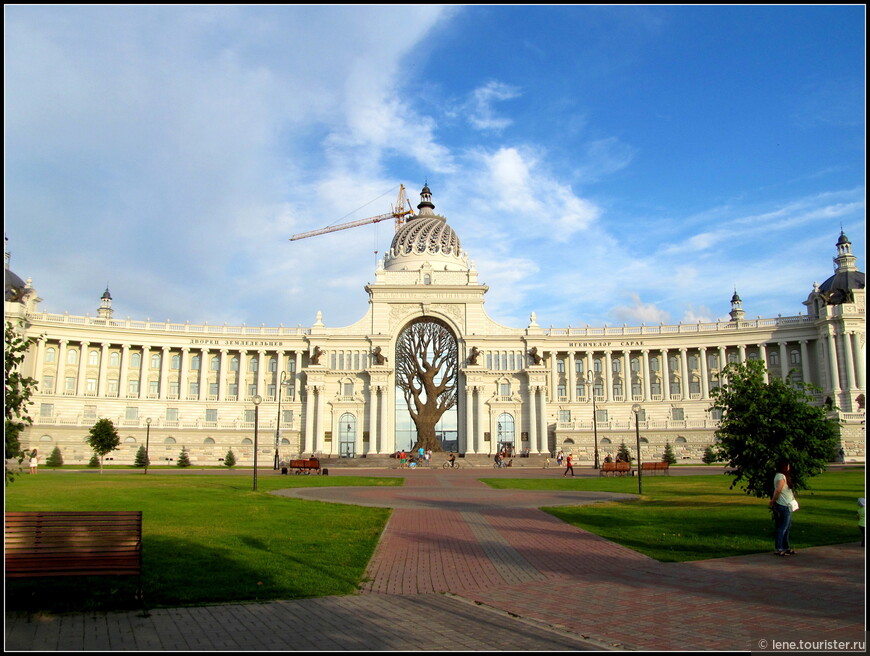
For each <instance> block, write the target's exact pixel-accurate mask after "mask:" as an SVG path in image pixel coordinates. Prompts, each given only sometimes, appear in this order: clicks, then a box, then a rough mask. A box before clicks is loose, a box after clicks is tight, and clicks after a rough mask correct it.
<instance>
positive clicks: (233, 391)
mask: <svg viewBox="0 0 870 656" xmlns="http://www.w3.org/2000/svg"><path fill="white" fill-rule="evenodd" d="M229 394H230V396H238V395H239V385H238V383H230V386H229Z"/></svg>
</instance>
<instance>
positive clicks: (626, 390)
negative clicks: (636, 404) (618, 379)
mask: <svg viewBox="0 0 870 656" xmlns="http://www.w3.org/2000/svg"><path fill="white" fill-rule="evenodd" d="M631 380H632V375H631V357H630V354H629V352H628V351H623V352H622V387H623V390H622V399H623V400H624V401H631V396H632V394H631Z"/></svg>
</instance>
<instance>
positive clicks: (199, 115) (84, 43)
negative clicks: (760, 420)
mask: <svg viewBox="0 0 870 656" xmlns="http://www.w3.org/2000/svg"><path fill="white" fill-rule="evenodd" d="M4 13H5V25H4V36H5V39H4V46H5V50H4V54H5V61H4V72H5V76H4V87H5V88H4V91H5V94H4V109H5V117H4V118H5V126H4V127H5V137H6V147H5V153H4V154H5V159H6V166H5V221H6V225H5V232H6V235H7V236H8V238H9V242H8V245H9V250H10V252H11V253H12V260H11V268H12V270H13V271H15V272H16V273H17V274H18V275H20V276H21V277H22V278H25V279H26V278H28V277H32V279H33V284H34V286H35V287H36V289H37V291H38V292H39V294H40V296H41V297H42V298H44V299H45V300H44V302H43V303H42V308H43V309H45V310H47V311H51V312H64V311H68V312H70V313H71V314H85V313H91V314H94V313H95V311H96V308H97V307H98V305H99V298H100V296H101V295H102V293H103V290H104V289H105V287H106V284H108V285H109V288H110V290H111V293H112V296H113V298H114V308H115V316H116V318H124V317H127V316H129V317H131V318H133V319H145V318H151V319H153V320H161V321H162V320H165V319H170V320H172V321H177V322H184V321H190V322H191V323H201V322H204V321H207V322H209V323H211V324H221V323H224V322H226V323H228V324H230V325H238V324H241V323H246V324H248V325H260V324H261V323H262V324H265V325H266V326H277V325H279V324H283V325H285V326H296V325H298V324H301V325H303V326H309V325H311V324H312V323H313V322H314V320H315V314H316V312H317V311H322V312H323V321H324V323H325V324H326V325H327V326H334V327H339V326H344V325H348V324H351V323H353V322H355V321H356V320H358V319H359V318H361V317H362V316H363V315H364V314H365V312H366V311H367V308H368V300H367V295H366V293H365V291H364V289H363V286H364V285H365V284H366V283H367V282H370V281H372V280H373V279H374V269H375V266H376V255H375V251H378V256H383V253H384V251H385V250H386V248H387V247H388V246H389V243H390V240H391V238H392V226H391V225H390V223H389V222H383V223H380V224H375V225H368V226H364V227H359V228H354V229H351V230H346V231H341V232H336V233H333V234H330V235H325V236H320V237H315V238H311V239H307V240H300V241H296V242H290V241H289V237H290V236H291V235H293V234H295V233H299V232H303V231H306V230H311V229H315V228H320V227H324V226H326V225H330V224H334V223H340V222H345V221H351V220H354V219H359V218H364V217H367V216H371V215H376V214H381V213H384V212H388V211H390V205H391V204H392V203H393V202H394V200H395V197H396V194H397V192H398V185H399V184H400V183H402V184H404V185H405V186H406V187H407V189H408V191H409V192H410V193H411V198H412V202H413V204H414V205H416V203H417V202H418V194H419V190H420V188H421V187H422V185H423V183H424V182H426V181H428V183H429V186H430V188H431V189H432V193H433V200H434V202H435V205H436V211H437V212H439V213H442V214H444V215H445V216H446V217H447V219H448V222H449V223H450V225H451V226H452V227H453V228H454V230H455V231H456V232H457V234H458V235H459V237H460V239H461V241H462V245H463V248H464V249H465V250H466V251H467V252H468V254H469V257H470V258H471V259H472V260H473V261H474V263H475V266H476V267H477V269H478V271H479V272H480V280H481V282H483V283H485V284H487V285H488V286H489V287H490V291H489V292H488V293H487V297H486V298H487V303H486V309H487V312H488V313H489V314H490V316H492V317H493V318H494V319H495V320H496V321H499V322H500V323H502V324H505V325H508V326H513V327H524V326H526V325H527V324H528V320H529V315H530V313H531V312H535V313H536V315H537V319H538V323H539V324H541V325H542V326H545V327H546V326H549V325H554V326H557V327H565V326H568V325H571V326H583V325H586V324H589V325H591V326H601V325H605V324H607V325H621V324H623V323H626V324H628V325H639V324H641V323H646V324H658V323H660V322H663V323H666V324H668V323H678V322H680V321H683V322H697V321H699V320H703V321H708V320H716V319H717V318H725V317H727V315H728V311H729V310H730V306H729V300H730V298H731V294H732V293H733V291H734V289H735V287H736V289H737V291H738V293H739V294H740V296H741V298H742V299H743V306H744V309H745V310H746V312H747V315H748V316H749V317H755V316H764V317H769V316H776V315H778V314H782V315H784V316H790V315H795V314H798V312H801V311H802V310H804V306H803V305H802V304H801V302H802V301H803V300H805V299H806V296H807V295H808V294H809V292H810V291H811V290H812V284H813V282H814V281H816V282H819V283H821V282H822V281H823V280H825V279H826V278H827V277H829V276H830V275H831V274H832V273H833V263H832V258H833V256H834V255H835V243H836V240H837V237H838V236H839V232H840V229H841V227H842V229H843V230H844V231H845V233H846V234H847V235H848V236H849V238H850V239H851V240H852V244H853V250H854V252H855V254H856V255H857V256H858V264H859V268H860V269H861V270H862V271H863V270H865V267H866V260H865V229H864V224H865V221H864V219H865V212H866V207H865V153H866V151H865V142H866V140H865V132H864V131H865V126H864V114H865V63H864V59H865V28H864V25H865V9H864V7H863V6H857V5H856V6H833V7H827V6H769V7H754V6H721V7H709V6H697V7H681V6H599V7H595V6H591V7H590V6H573V7H571V6H553V7H541V6H535V7H524V6H502V7H498V6H451V7H438V6H416V5H415V6H368V7H367V6H342V7H335V6H259V7H257V6H254V7H248V6H244V7H243V6H211V7H210V6H181V7H170V6H108V7H101V6H78V7H68V6H24V5H19V6H6V7H5V8H4Z"/></svg>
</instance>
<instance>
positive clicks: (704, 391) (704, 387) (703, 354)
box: [698, 346, 710, 399]
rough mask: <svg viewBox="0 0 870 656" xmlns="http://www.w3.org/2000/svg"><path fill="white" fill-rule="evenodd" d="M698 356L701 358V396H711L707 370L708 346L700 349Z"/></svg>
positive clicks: (705, 397) (706, 397)
mask: <svg viewBox="0 0 870 656" xmlns="http://www.w3.org/2000/svg"><path fill="white" fill-rule="evenodd" d="M698 357H699V358H700V359H701V398H702V399H709V398H710V379H709V378H708V371H707V347H706V346H702V347H700V348H699V349H698Z"/></svg>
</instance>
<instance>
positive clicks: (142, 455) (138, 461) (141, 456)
mask: <svg viewBox="0 0 870 656" xmlns="http://www.w3.org/2000/svg"><path fill="white" fill-rule="evenodd" d="M150 464H151V458H149V457H148V454H147V453H146V452H145V445H144V444H141V445H139V449H138V450H137V451H136V457H135V458H134V459H133V466H134V467H139V468H142V469H144V468H145V466H146V465H150Z"/></svg>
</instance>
